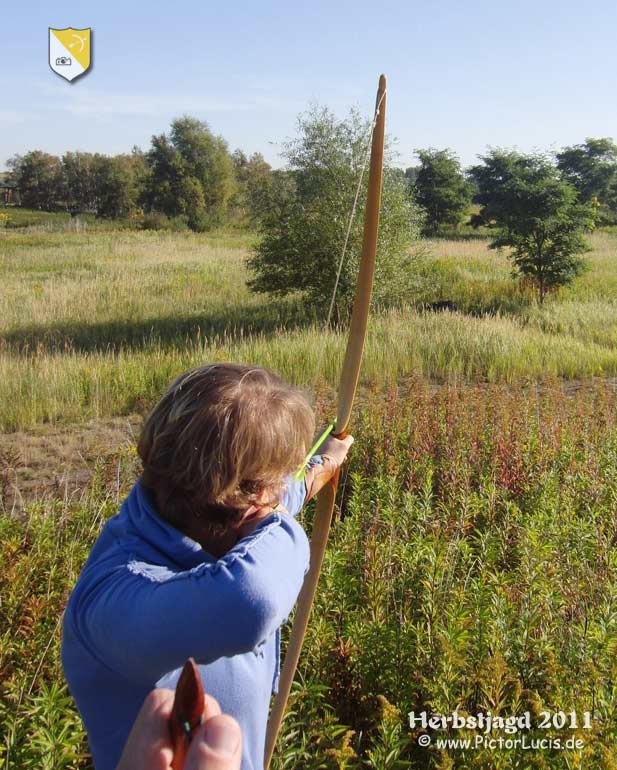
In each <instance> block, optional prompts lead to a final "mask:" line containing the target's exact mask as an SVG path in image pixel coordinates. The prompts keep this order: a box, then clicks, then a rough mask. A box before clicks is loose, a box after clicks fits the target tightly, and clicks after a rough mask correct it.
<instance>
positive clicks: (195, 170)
mask: <svg viewBox="0 0 617 770" xmlns="http://www.w3.org/2000/svg"><path fill="white" fill-rule="evenodd" d="M417 155H418V157H419V160H420V163H419V165H417V166H414V167H410V168H408V169H407V170H406V171H404V172H403V170H402V169H392V172H393V173H398V174H401V175H403V174H404V176H405V178H406V180H407V184H408V189H409V193H410V195H412V196H413V198H414V199H415V201H416V203H417V204H419V205H420V206H421V207H422V208H423V210H424V212H425V230H426V232H428V233H434V232H437V231H438V230H439V229H440V228H442V227H444V226H448V227H458V226H459V225H460V224H461V223H462V222H463V221H464V220H465V219H466V218H467V217H468V216H469V214H470V205H471V203H472V202H475V203H480V204H482V206H483V207H484V208H483V211H485V212H486V211H490V207H489V208H487V207H486V203H487V201H486V189H487V188H489V189H492V190H494V191H495V195H496V196H497V197H498V196H499V185H500V178H499V173H500V168H499V165H498V164H495V163H494V158H495V152H494V151H491V153H489V154H488V155H487V156H486V157H481V160H482V162H483V163H482V165H478V166H474V167H472V168H469V169H467V170H464V169H462V168H461V165H460V162H459V160H458V158H457V157H456V155H455V154H454V153H453V152H452V151H451V150H449V149H444V150H437V149H434V148H429V149H426V150H418V151H417ZM512 157H514V155H512ZM517 157H524V156H517ZM546 157H547V159H548V160H549V162H550V163H551V164H553V165H554V167H555V171H556V173H558V174H559V176H560V178H561V180H562V181H564V182H567V183H568V184H569V185H571V186H572V187H573V188H574V189H575V190H576V193H577V196H578V198H579V200H580V201H581V202H585V203H593V204H594V205H595V206H596V208H597V221H598V223H617V145H616V144H615V143H614V142H613V141H612V140H611V139H608V138H600V139H592V138H590V139H587V140H586V141H585V142H584V143H583V144H579V145H574V146H571V147H565V148H563V149H562V150H561V152H558V153H556V154H554V155H552V156H546ZM7 165H8V167H9V173H8V174H6V175H4V181H5V183H6V182H8V183H10V184H12V185H14V186H15V192H16V193H17V195H14V196H13V201H15V202H18V203H19V204H20V205H22V206H24V207H27V208H32V209H36V210H41V211H68V212H70V213H71V214H74V215H77V214H80V213H86V212H87V213H92V214H95V215H96V216H98V217H104V218H110V219H127V220H133V221H134V222H135V223H136V224H138V225H141V226H144V227H148V228H171V229H183V228H190V229H192V230H196V231H203V230H208V229H210V228H212V227H215V226H219V225H223V224H228V223H234V224H249V223H251V222H253V223H255V222H258V221H260V220H261V219H262V218H263V217H264V215H265V214H267V213H268V210H269V207H270V203H271V201H272V199H273V197H276V196H277V188H280V187H281V186H285V185H286V184H288V181H287V179H286V177H287V176H288V175H292V174H293V172H292V171H285V170H282V171H278V170H273V169H272V168H271V167H270V165H269V164H268V163H267V162H266V161H265V160H264V158H263V156H262V155H261V154H259V153H255V154H253V155H251V156H250V157H247V155H246V154H245V153H244V152H242V151H241V150H235V151H234V152H233V153H230V152H229V150H228V146H227V143H226V142H225V140H224V139H223V138H222V137H220V136H216V135H214V134H213V133H212V132H211V130H210V129H209V127H208V125H207V124H206V123H204V122H202V121H199V120H197V119H195V118H191V117H182V118H178V119H176V120H174V121H173V123H172V125H171V128H170V131H169V133H168V134H160V135H158V136H153V137H152V141H151V146H150V149H149V150H148V151H147V152H143V151H142V150H140V149H139V148H137V147H134V148H133V150H132V152H131V153H129V154H122V155H115V156H108V155H103V154H100V153H87V152H67V153H65V154H64V155H63V156H62V157H59V156H56V155H50V154H49V153H46V152H43V151H41V150H33V151H30V152H28V153H26V154H24V155H16V156H14V157H13V158H11V159H9V160H8V161H7ZM487 175H488V176H491V175H493V176H494V179H493V178H491V180H490V182H491V184H487ZM0 181H1V180H0ZM471 224H473V225H482V224H487V223H486V222H484V221H482V217H481V216H480V217H478V215H476V216H475V217H472V218H471Z"/></svg>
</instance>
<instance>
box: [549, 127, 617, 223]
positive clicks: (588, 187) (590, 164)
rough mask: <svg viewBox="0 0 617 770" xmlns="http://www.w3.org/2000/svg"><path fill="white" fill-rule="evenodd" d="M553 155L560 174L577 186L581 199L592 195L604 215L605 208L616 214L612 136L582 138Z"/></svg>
mask: <svg viewBox="0 0 617 770" xmlns="http://www.w3.org/2000/svg"><path fill="white" fill-rule="evenodd" d="M556 159H557V167H558V168H559V170H560V171H561V174H562V176H563V178H564V179H565V180H566V181H567V182H569V183H570V184H571V185H572V186H573V187H575V188H576V189H577V190H578V193H579V195H580V198H581V200H583V201H593V200H594V199H595V200H596V201H597V202H598V204H600V207H601V211H600V215H601V216H602V218H604V219H606V218H607V216H606V215H607V213H608V212H611V213H612V214H613V215H615V214H617V144H615V143H614V142H613V141H612V139H608V138H603V139H586V140H585V142H584V143H583V144H576V145H573V146H571V147H564V149H563V150H562V151H561V152H559V153H557V155H556ZM608 219H609V220H611V219H614V216H613V217H612V218H611V217H608Z"/></svg>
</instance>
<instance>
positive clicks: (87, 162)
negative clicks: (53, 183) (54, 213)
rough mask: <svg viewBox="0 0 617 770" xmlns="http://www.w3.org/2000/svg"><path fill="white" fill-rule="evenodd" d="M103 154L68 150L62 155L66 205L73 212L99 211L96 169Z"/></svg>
mask: <svg viewBox="0 0 617 770" xmlns="http://www.w3.org/2000/svg"><path fill="white" fill-rule="evenodd" d="M102 157H103V156H102V155H93V154H92V153H90V152H67V153H65V154H64V155H63V156H62V182H63V197H64V207H65V208H66V209H67V210H68V211H70V212H71V213H73V214H77V213H81V212H85V211H90V212H96V211H97V190H96V180H95V169H96V167H97V165H98V164H99V163H100V162H101V161H100V159H101V158H102Z"/></svg>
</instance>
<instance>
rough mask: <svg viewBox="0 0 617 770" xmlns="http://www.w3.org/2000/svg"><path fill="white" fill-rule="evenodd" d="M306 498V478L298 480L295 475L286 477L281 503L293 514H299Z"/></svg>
mask: <svg viewBox="0 0 617 770" xmlns="http://www.w3.org/2000/svg"><path fill="white" fill-rule="evenodd" d="M305 500H306V483H305V481H304V479H301V480H300V481H296V480H295V479H294V478H293V476H288V477H287V478H286V479H285V485H284V487H283V492H282V494H281V499H280V502H281V505H282V506H283V508H285V509H286V510H287V512H288V513H290V514H291V515H292V516H297V515H298V514H299V513H300V511H301V510H302V506H303V505H304V501H305Z"/></svg>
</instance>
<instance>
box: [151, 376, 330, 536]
mask: <svg viewBox="0 0 617 770" xmlns="http://www.w3.org/2000/svg"><path fill="white" fill-rule="evenodd" d="M314 431H315V417H314V414H313V410H312V409H311V406H310V405H309V403H308V401H307V399H306V397H305V396H304V395H303V393H302V392H301V391H300V390H298V389H297V388H295V387H293V386H291V385H288V384H286V383H285V382H283V380H282V379H281V378H280V377H278V376H277V375H276V374H274V373H273V372H270V371H268V370H267V369H262V368H261V367H257V366H245V365H242V364H227V363H224V364H211V365H206V366H198V367H196V368H195V369H191V370H190V371H188V372H186V373H185V374H182V375H180V377H178V378H177V379H176V380H174V382H173V383H172V384H171V385H170V387H169V389H168V390H167V392H166V393H165V395H164V396H163V398H162V399H161V400H160V401H159V403H158V404H157V405H156V407H155V408H154V410H153V411H152V413H151V414H150V415H149V417H148V418H147V420H146V422H145V424H144V427H143V430H142V433H141V437H140V440H139V444H138V452H139V455H140V457H141V459H142V461H143V466H144V471H143V475H142V479H141V480H142V484H143V486H144V487H145V488H146V489H147V490H148V491H149V492H150V493H151V494H152V495H153V497H154V501H155V504H156V506H157V510H158V513H159V515H161V516H162V517H163V518H165V519H167V520H168V521H169V522H170V523H171V524H173V525H174V526H176V527H177V528H179V529H182V525H183V524H184V523H186V522H187V521H188V520H189V517H190V518H194V517H197V518H199V519H201V520H202V523H203V524H205V525H207V526H208V527H209V528H210V529H211V530H213V531H217V530H218V531H221V530H225V529H227V528H228V527H229V526H230V525H231V524H233V523H235V522H237V521H239V520H240V519H241V517H242V513H243V511H244V510H246V508H248V507H249V506H250V505H251V504H252V503H253V502H254V501H255V500H256V498H257V497H258V496H259V495H260V493H261V492H263V491H264V490H265V489H268V488H270V487H276V486H277V485H280V483H281V481H282V480H283V478H284V477H285V475H286V474H288V473H290V472H293V471H294V470H295V469H296V468H297V467H298V466H299V464H300V463H301V462H302V459H303V458H304V456H305V454H306V452H307V451H308V447H309V446H310V442H311V441H312V438H313V434H314Z"/></svg>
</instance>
